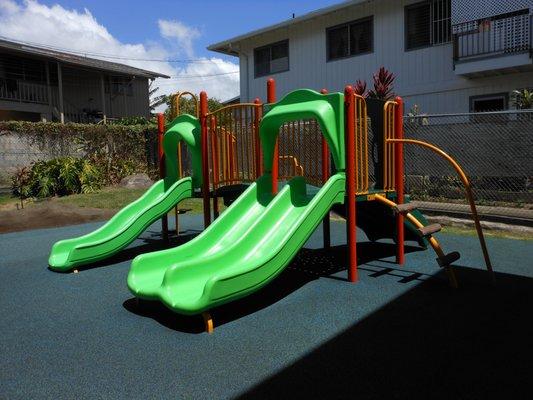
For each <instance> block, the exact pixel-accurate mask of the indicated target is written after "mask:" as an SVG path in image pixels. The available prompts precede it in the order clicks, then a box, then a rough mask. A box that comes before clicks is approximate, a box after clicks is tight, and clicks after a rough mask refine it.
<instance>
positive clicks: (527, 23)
mask: <svg viewBox="0 0 533 400" xmlns="http://www.w3.org/2000/svg"><path fill="white" fill-rule="evenodd" d="M453 46H454V61H455V62H461V61H467V60H469V59H477V58H480V57H489V56H491V57H492V56H496V55H506V54H518V53H525V52H529V51H531V17H530V15H529V14H528V13H527V12H526V13H521V14H518V15H516V14H515V15H510V16H505V17H503V16H502V17H500V16H496V17H493V18H489V19H486V20H482V21H478V20H476V21H469V22H464V23H462V24H458V25H454V26H453Z"/></svg>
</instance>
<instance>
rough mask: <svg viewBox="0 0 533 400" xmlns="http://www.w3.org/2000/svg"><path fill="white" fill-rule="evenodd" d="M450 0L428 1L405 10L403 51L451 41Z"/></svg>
mask: <svg viewBox="0 0 533 400" xmlns="http://www.w3.org/2000/svg"><path fill="white" fill-rule="evenodd" d="M451 38H452V34H451V0H430V1H423V2H421V3H416V4H413V5H410V6H407V7H406V8H405V49H406V50H413V49H418V48H421V47H428V46H433V45H437V44H442V43H448V42H450V41H451Z"/></svg>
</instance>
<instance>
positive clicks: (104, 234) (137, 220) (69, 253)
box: [48, 116, 202, 271]
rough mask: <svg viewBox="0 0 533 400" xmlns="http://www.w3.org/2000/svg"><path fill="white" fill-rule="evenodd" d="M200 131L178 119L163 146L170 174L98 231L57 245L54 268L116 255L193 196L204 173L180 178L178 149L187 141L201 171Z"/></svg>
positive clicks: (65, 268)
mask: <svg viewBox="0 0 533 400" xmlns="http://www.w3.org/2000/svg"><path fill="white" fill-rule="evenodd" d="M199 128H200V127H199V125H198V120H197V119H196V118H194V117H191V116H183V117H182V118H179V119H176V120H174V121H173V123H172V124H171V126H170V127H169V130H168V132H167V134H166V135H165V141H164V143H163V146H164V148H165V149H164V151H165V155H166V157H165V162H166V164H167V167H166V170H167V171H169V173H168V174H167V175H166V177H165V178H164V179H161V180H159V181H157V182H156V183H155V184H154V185H153V186H152V187H151V188H150V189H148V190H147V191H146V193H145V194H144V195H143V196H141V197H140V198H139V199H137V200H136V201H134V202H133V203H131V204H129V205H128V206H126V207H125V208H123V209H122V210H120V211H119V212H118V213H117V214H115V215H114V216H113V217H112V218H111V219H110V220H109V221H108V222H107V223H106V224H104V225H103V226H102V227H100V228H99V229H97V230H95V231H94V232H91V233H89V234H87V235H84V236H81V237H78V238H73V239H66V240H60V241H59V242H57V243H55V244H54V246H53V247H52V251H51V253H50V258H49V260H48V264H49V266H50V268H51V269H52V270H55V271H68V270H70V269H73V268H75V267H77V266H80V265H84V264H88V263H92V262H96V261H99V260H102V259H104V258H106V257H109V256H111V255H113V254H116V253H117V252H118V251H120V250H121V249H123V248H124V247H126V246H127V245H128V244H130V243H131V242H132V241H133V240H135V238H137V237H138V236H139V234H141V233H142V232H143V231H144V230H145V229H146V228H147V227H148V226H150V225H151V224H152V223H153V222H154V221H155V220H157V219H158V218H160V217H161V216H162V215H166V213H167V212H168V211H169V210H170V209H172V207H174V206H175V204H177V203H179V202H180V201H182V200H183V199H186V198H189V197H192V196H193V194H194V192H195V190H196V188H199V187H200V186H201V183H202V182H201V178H202V177H201V174H193V176H192V178H191V177H186V178H182V179H179V176H178V170H177V166H178V157H177V153H176V151H175V150H176V146H177V142H178V140H183V141H185V142H186V143H187V146H188V147H189V148H190V149H191V151H192V152H193V153H194V154H195V157H194V158H193V159H194V160H195V162H194V163H193V169H197V170H198V171H201V163H200V158H201V154H200V137H199V131H200V129H199ZM174 132H176V133H174ZM177 132H179V134H178V133H177Z"/></svg>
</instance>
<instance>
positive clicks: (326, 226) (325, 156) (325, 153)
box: [320, 89, 331, 249]
mask: <svg viewBox="0 0 533 400" xmlns="http://www.w3.org/2000/svg"><path fill="white" fill-rule="evenodd" d="M320 93H322V94H328V90H327V89H322V90H321V91H320ZM328 179H329V148H328V141H327V140H326V138H325V136H324V135H322V183H323V184H325V183H326V181H327V180H328ZM322 233H323V235H324V248H325V249H329V248H330V247H331V229H330V219H329V211H328V213H327V214H326V215H325V216H324V219H323V220H322Z"/></svg>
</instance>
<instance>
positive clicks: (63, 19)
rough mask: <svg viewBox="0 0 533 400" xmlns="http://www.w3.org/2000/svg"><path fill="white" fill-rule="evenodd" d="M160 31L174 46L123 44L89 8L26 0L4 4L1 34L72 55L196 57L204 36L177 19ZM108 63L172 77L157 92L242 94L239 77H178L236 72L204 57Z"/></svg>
mask: <svg viewBox="0 0 533 400" xmlns="http://www.w3.org/2000/svg"><path fill="white" fill-rule="evenodd" d="M159 29H160V33H161V36H162V37H163V38H165V39H166V40H167V41H169V42H170V47H171V48H168V47H165V46H164V45H162V44H160V43H155V42H150V43H144V44H143V43H122V42H120V41H119V40H117V39H116V38H115V37H113V35H112V34H111V33H110V32H109V31H108V30H107V28H106V27H105V26H103V25H101V24H100V23H99V22H98V21H97V20H96V18H95V17H94V16H93V15H92V13H91V12H90V10H89V9H87V8H86V9H84V10H83V11H80V10H75V9H66V8H64V7H62V6H60V5H57V4H56V5H53V6H50V7H49V6H47V5H44V4H41V3H39V2H38V1H37V0H25V1H24V2H23V3H17V2H15V1H13V0H0V36H4V37H7V38H12V39H15V40H19V41H25V42H31V43H36V44H41V45H47V46H54V47H59V48H64V49H70V50H74V51H80V52H87V53H100V54H109V55H113V56H118V57H124V58H132V59H143V60H146V59H148V60H154V59H157V60H161V59H172V58H179V57H180V54H179V53H184V54H185V55H186V56H187V57H188V58H192V57H193V55H194V40H195V39H197V38H198V37H199V36H200V31H199V30H198V29H196V28H194V27H188V26H186V25H184V24H183V23H181V22H179V21H167V20H160V21H159ZM167 44H168V43H167ZM176 49H178V51H176ZM91 57H92V56H91ZM98 58H104V57H98ZM182 58H183V57H182ZM110 61H114V62H120V63H124V64H128V65H131V66H134V67H137V68H143V69H147V70H151V71H156V72H160V73H163V74H166V75H170V76H172V77H173V78H172V79H170V80H166V79H159V80H158V81H157V84H158V85H160V87H161V89H160V91H159V93H158V94H162V93H172V92H176V91H178V90H181V91H183V90H190V91H194V92H199V91H200V90H206V91H207V92H208V95H209V96H212V97H218V98H220V99H222V100H225V99H228V98H231V97H233V96H236V95H237V94H238V93H239V85H238V82H239V74H231V75H220V76H217V77H201V78H200V77H194V78H187V79H183V78H181V79H179V77H183V76H185V75H194V76H195V75H212V74H220V73H225V72H231V71H236V70H238V65H237V64H235V63H232V62H228V61H224V60H222V59H220V58H210V59H207V58H205V59H202V61H204V62H200V63H188V64H173V63H169V62H160V61H140V60H116V59H110Z"/></svg>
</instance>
